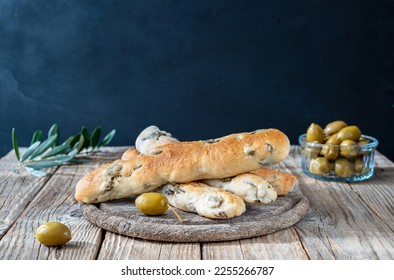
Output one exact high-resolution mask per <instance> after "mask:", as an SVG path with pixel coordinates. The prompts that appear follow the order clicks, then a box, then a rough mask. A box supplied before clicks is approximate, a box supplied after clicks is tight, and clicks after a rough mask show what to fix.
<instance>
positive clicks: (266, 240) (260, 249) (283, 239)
mask: <svg viewBox="0 0 394 280" xmlns="http://www.w3.org/2000/svg"><path fill="white" fill-rule="evenodd" d="M240 242H241V248H242V252H243V256H244V258H245V259H247V260H307V259H308V255H307V254H306V252H305V250H304V249H303V247H302V243H301V241H300V240H299V238H298V235H297V232H296V231H295V229H294V227H291V228H288V229H284V230H282V231H279V232H275V233H273V234H269V235H265V236H261V237H256V238H252V239H244V240H241V241H240Z"/></svg>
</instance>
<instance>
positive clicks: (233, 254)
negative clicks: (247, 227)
mask: <svg viewBox="0 0 394 280" xmlns="http://www.w3.org/2000/svg"><path fill="white" fill-rule="evenodd" d="M202 259H203V260H244V259H245V257H244V255H243V251H242V248H241V244H240V241H239V240H235V241H228V242H209V243H202Z"/></svg>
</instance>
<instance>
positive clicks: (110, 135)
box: [99, 129, 116, 147]
mask: <svg viewBox="0 0 394 280" xmlns="http://www.w3.org/2000/svg"><path fill="white" fill-rule="evenodd" d="M115 133H116V130H115V129H113V130H111V132H110V133H108V134H107V135H106V136H105V137H104V139H103V140H102V141H101V142H100V144H99V147H101V146H107V145H108V144H109V143H111V141H112V139H113V138H114V136H115Z"/></svg>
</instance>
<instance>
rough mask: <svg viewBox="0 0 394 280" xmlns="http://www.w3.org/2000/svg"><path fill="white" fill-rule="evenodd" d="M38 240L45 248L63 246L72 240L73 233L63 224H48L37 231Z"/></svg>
mask: <svg viewBox="0 0 394 280" xmlns="http://www.w3.org/2000/svg"><path fill="white" fill-rule="evenodd" d="M36 239H37V241H38V242H40V243H41V244H43V245H45V246H61V245H63V244H66V243H67V242H68V241H70V240H71V231H70V229H69V228H68V227H67V226H66V225H64V224H62V223H58V222H47V223H45V224H42V225H41V226H40V227H39V228H38V229H37V231H36Z"/></svg>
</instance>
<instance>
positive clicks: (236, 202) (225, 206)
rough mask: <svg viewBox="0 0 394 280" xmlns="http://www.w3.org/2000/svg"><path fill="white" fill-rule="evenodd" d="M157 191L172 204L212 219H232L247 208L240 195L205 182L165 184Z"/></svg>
mask: <svg viewBox="0 0 394 280" xmlns="http://www.w3.org/2000/svg"><path fill="white" fill-rule="evenodd" d="M156 191H157V192H159V193H162V194H163V195H165V196H166V197H167V199H168V202H169V203H170V205H172V206H174V207H176V208H178V209H181V210H183V211H187V212H193V213H197V214H198V215H200V216H203V217H206V218H210V219H230V218H234V217H236V216H240V215H241V214H242V213H244V212H245V210H246V207H245V203H244V201H243V200H242V199H241V198H240V197H239V196H237V195H234V194H232V193H231V192H228V191H224V190H221V189H217V188H212V187H210V186H207V185H205V184H203V183H197V182H191V183H186V184H165V185H164V186H162V187H160V188H158V189H157V190H156Z"/></svg>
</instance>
